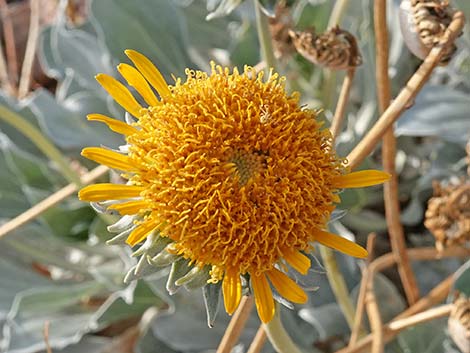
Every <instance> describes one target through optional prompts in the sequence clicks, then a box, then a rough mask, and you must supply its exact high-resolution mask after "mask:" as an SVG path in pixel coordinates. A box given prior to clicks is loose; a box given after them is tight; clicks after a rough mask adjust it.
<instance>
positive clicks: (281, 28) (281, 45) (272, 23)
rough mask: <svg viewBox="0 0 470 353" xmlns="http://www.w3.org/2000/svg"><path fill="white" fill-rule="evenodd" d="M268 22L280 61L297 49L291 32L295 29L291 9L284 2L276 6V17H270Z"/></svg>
mask: <svg viewBox="0 0 470 353" xmlns="http://www.w3.org/2000/svg"><path fill="white" fill-rule="evenodd" d="M268 22H269V30H270V31H271V38H272V41H273V47H274V55H275V56H276V58H278V59H280V58H284V57H287V56H289V55H290V54H292V53H293V52H294V51H295V47H294V45H293V44H292V38H291V37H290V35H289V31H290V30H291V29H292V27H293V21H292V16H291V13H290V11H289V8H288V7H287V5H286V4H285V2H284V1H280V2H278V3H277V4H276V11H275V14H274V17H269V18H268Z"/></svg>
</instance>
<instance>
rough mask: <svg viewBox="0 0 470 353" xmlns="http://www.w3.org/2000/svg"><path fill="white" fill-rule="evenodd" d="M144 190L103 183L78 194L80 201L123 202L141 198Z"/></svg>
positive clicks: (90, 186) (87, 187) (140, 187)
mask: <svg viewBox="0 0 470 353" xmlns="http://www.w3.org/2000/svg"><path fill="white" fill-rule="evenodd" d="M144 190H145V188H143V187H142V186H135V185H119V184H110V183H103V184H95V185H89V186H85V187H84V188H83V189H82V190H80V191H79V192H78V197H79V198H80V200H83V201H90V202H97V201H105V200H123V199H128V198H131V197H137V196H140V193H141V192H142V191H144Z"/></svg>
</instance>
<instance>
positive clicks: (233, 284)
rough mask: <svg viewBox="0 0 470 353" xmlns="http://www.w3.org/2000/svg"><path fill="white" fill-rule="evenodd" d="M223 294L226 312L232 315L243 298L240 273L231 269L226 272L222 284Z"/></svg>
mask: <svg viewBox="0 0 470 353" xmlns="http://www.w3.org/2000/svg"><path fill="white" fill-rule="evenodd" d="M222 293H223V295H224V305H225V311H226V312H227V313H228V314H230V315H232V314H233V313H234V312H235V310H236V309H237V307H238V304H240V300H241V298H242V285H241V281H240V273H238V272H237V271H236V270H233V269H231V270H227V271H225V276H224V280H223V282H222Z"/></svg>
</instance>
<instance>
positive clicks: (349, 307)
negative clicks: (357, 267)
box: [318, 245, 355, 330]
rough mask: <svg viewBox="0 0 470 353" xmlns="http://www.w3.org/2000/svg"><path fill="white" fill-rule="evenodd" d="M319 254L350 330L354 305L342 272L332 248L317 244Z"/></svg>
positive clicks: (352, 324)
mask: <svg viewBox="0 0 470 353" xmlns="http://www.w3.org/2000/svg"><path fill="white" fill-rule="evenodd" d="M318 247H319V248H320V254H321V257H322V259H323V266H325V270H326V275H327V277H328V282H329V283H330V286H331V290H332V291H333V294H334V295H335V298H336V301H337V302H338V305H339V307H340V308H341V311H342V312H343V315H344V317H345V319H346V322H347V323H348V326H349V328H350V329H351V330H352V328H353V327H354V315H355V310H354V305H353V303H352V301H351V299H350V297H349V291H348V288H347V286H346V282H345V280H344V277H343V274H342V273H341V271H340V270H339V267H338V262H337V261H336V258H335V254H334V252H333V250H331V249H330V248H327V247H325V246H321V245H319V246H318Z"/></svg>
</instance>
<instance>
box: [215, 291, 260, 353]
mask: <svg viewBox="0 0 470 353" xmlns="http://www.w3.org/2000/svg"><path fill="white" fill-rule="evenodd" d="M252 309H253V297H252V296H244V297H243V298H242V300H241V302H240V305H239V306H238V309H237V311H235V314H234V315H233V317H232V319H231V320H230V323H229V324H228V327H227V329H226V330H225V333H224V336H223V337H222V340H221V341H220V344H219V347H218V348H217V352H216V353H230V352H231V351H232V348H233V347H234V346H235V344H236V343H237V341H238V338H239V337H240V335H241V333H242V331H243V328H244V327H245V324H246V321H247V320H248V318H249V317H250V313H251V310H252Z"/></svg>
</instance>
